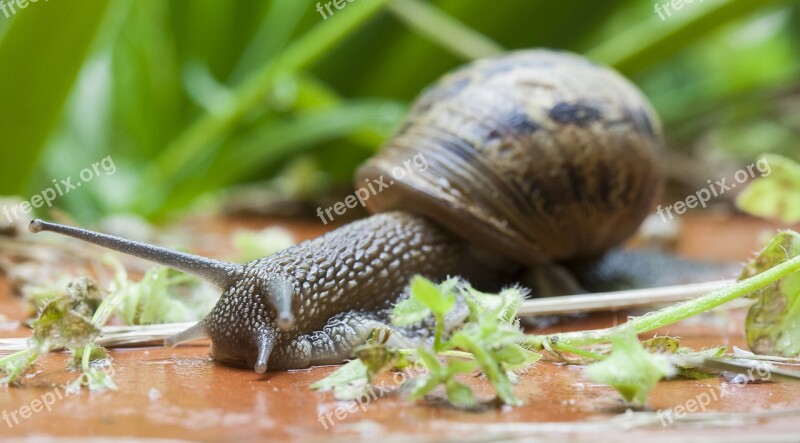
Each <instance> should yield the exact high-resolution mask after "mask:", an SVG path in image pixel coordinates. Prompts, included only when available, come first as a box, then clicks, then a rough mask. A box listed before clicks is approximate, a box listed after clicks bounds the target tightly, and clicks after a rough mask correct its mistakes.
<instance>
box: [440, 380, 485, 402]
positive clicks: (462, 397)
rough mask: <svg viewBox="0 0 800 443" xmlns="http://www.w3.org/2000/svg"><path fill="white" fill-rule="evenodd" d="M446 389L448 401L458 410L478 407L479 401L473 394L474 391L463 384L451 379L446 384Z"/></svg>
mask: <svg viewBox="0 0 800 443" xmlns="http://www.w3.org/2000/svg"><path fill="white" fill-rule="evenodd" d="M444 389H445V392H446V393H447V400H449V401H450V403H452V404H453V405H454V406H456V407H458V408H464V409H469V408H474V407H475V406H477V405H478V401H477V400H475V396H474V395H473V394H472V389H470V388H469V386H467V385H465V384H463V383H461V382H458V381H456V380H454V379H449V380H447V382H446V383H445V385H444Z"/></svg>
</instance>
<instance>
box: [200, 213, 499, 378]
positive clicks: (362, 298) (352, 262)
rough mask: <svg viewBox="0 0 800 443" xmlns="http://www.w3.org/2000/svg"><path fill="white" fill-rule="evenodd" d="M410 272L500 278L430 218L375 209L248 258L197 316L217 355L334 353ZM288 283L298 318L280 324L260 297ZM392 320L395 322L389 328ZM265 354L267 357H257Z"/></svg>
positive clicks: (377, 318)
mask: <svg viewBox="0 0 800 443" xmlns="http://www.w3.org/2000/svg"><path fill="white" fill-rule="evenodd" d="M415 274H421V275H424V276H426V277H428V278H431V279H434V280H438V281H441V280H444V279H445V278H447V277H448V276H454V275H462V276H467V277H469V278H470V280H471V281H472V283H473V284H476V285H478V286H480V285H481V283H482V282H487V281H488V282H490V281H498V280H499V279H500V278H501V277H500V272H493V271H491V270H490V268H489V267H487V266H486V265H484V264H481V263H480V261H479V260H478V259H477V258H476V257H474V256H473V255H472V254H471V252H470V250H469V248H468V246H466V245H465V243H464V242H462V241H460V240H458V239H457V238H455V237H454V236H452V235H451V234H449V233H447V232H446V231H444V230H442V229H441V228H439V227H438V226H436V225H434V224H433V223H431V222H430V221H427V220H425V219H423V218H421V217H417V216H413V215H410V214H408V213H402V212H389V213H384V214H378V215H373V216H371V217H369V218H366V219H364V220H360V221H357V222H354V223H351V224H348V225H346V226H343V227H341V228H339V229H337V230H335V231H333V232H330V233H328V234H325V235H323V236H321V237H319V238H316V239H313V240H309V241H306V242H304V243H301V244H299V245H297V246H295V247H292V248H289V249H286V250H284V251H282V252H279V253H277V254H274V255H271V256H269V257H265V258H262V259H259V260H256V261H253V262H251V263H249V264H247V265H245V267H244V272H243V275H242V276H241V278H240V279H239V280H238V281H237V282H236V283H235V284H234V286H232V287H230V288H229V289H228V290H226V291H225V292H224V293H223V294H222V297H221V298H220V300H219V302H218V303H217V305H216V306H215V307H214V309H213V310H212V311H211V313H210V314H209V315H208V317H206V319H205V320H204V321H203V324H204V325H205V328H206V332H207V333H208V335H209V337H211V340H212V342H213V345H212V354H213V355H214V357H215V358H217V359H218V360H222V361H226V362H230V363H236V364H245V365H246V366H248V367H256V366H258V364H257V363H258V357H259V351H261V350H262V347H264V346H267V347H273V346H274V348H273V349H272V350H271V352H268V350H267V349H264V351H263V352H262V355H264V354H265V355H270V357H269V361H268V364H267V367H269V368H270V369H289V368H304V367H307V366H309V365H318V364H327V363H339V362H341V361H343V360H344V359H347V358H349V357H350V356H351V353H352V350H353V348H354V347H355V346H358V345H361V344H363V343H364V342H365V341H366V339H367V338H368V337H369V334H370V333H371V331H372V330H373V329H374V328H376V327H382V326H386V327H388V324H389V312H390V310H391V307H392V306H393V305H394V304H396V303H397V302H398V301H400V300H401V299H402V298H403V297H404V296H405V293H404V289H403V288H405V286H406V285H407V284H408V282H409V280H410V279H411V277H412V276H414V275H415ZM271 281H280V282H281V284H288V285H289V286H290V287H291V293H292V297H291V304H292V311H293V313H294V316H295V325H294V328H293V329H292V330H290V331H286V332H283V331H280V329H279V328H278V326H277V325H276V324H275V321H274V319H275V318H276V312H275V309H274V308H272V307H271V306H270V304H269V303H267V302H266V301H265V299H264V296H263V294H264V293H267V292H269V291H270V282H271ZM394 329H397V328H394ZM398 332H399V333H397V334H393V335H392V336H391V338H390V340H394V342H393V344H394V345H395V346H413V345H414V344H415V343H416V340H419V339H422V338H425V336H426V335H425V333H426V332H427V331H424V330H414V331H411V330H399V331H398ZM262 363H263V362H262Z"/></svg>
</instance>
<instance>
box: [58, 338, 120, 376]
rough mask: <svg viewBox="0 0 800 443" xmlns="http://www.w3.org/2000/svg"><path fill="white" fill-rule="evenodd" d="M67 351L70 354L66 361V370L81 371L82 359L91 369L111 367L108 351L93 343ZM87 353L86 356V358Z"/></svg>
mask: <svg viewBox="0 0 800 443" xmlns="http://www.w3.org/2000/svg"><path fill="white" fill-rule="evenodd" d="M69 351H70V353H71V355H70V358H69V360H67V368H69V369H74V370H78V369H82V368H83V360H84V357H85V358H86V359H87V361H88V363H89V365H90V366H91V367H96V368H104V367H108V366H110V365H111V356H109V355H108V349H106V348H104V347H102V346H99V345H97V344H95V343H89V344H88V345H86V346H82V347H79V348H70V349H69ZM87 352H88V353H89V355H88V356H86V353H87Z"/></svg>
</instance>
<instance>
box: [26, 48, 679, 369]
mask: <svg viewBox="0 0 800 443" xmlns="http://www.w3.org/2000/svg"><path fill="white" fill-rule="evenodd" d="M662 146H663V142H662V137H661V130H660V124H659V121H658V118H657V116H656V114H655V112H654V111H653V109H652V108H651V106H650V105H649V103H648V101H647V100H646V98H645V97H644V96H643V95H642V94H641V93H640V92H639V91H638V89H637V88H636V87H635V86H633V85H632V84H631V83H630V82H629V81H627V80H626V79H625V78H623V77H622V76H621V75H620V74H618V73H616V72H614V71H613V70H611V69H610V68H607V67H604V66H601V65H598V64H596V63H593V62H591V61H589V60H586V59H584V58H582V57H580V56H578V55H575V54H571V53H566V52H556V51H550V50H523V51H517V52H510V53H507V54H503V55H501V56H497V57H494V58H488V59H483V60H478V61H476V62H473V63H471V64H469V65H467V66H465V67H462V68H460V69H458V70H456V71H454V72H453V73H450V74H448V75H446V76H445V77H443V78H442V79H441V80H440V81H438V82H437V83H435V84H434V85H433V86H431V87H430V88H428V89H427V90H426V91H424V92H423V93H422V94H421V95H420V97H419V98H418V99H417V100H416V102H415V104H414V105H413V107H412V109H411V111H410V113H409V115H408V117H407V119H406V120H405V123H404V124H403V125H402V126H401V128H400V129H399V131H398V132H397V133H396V135H395V136H394V137H392V138H391V139H390V140H388V142H387V143H386V145H385V147H384V149H382V150H381V151H380V152H379V153H378V154H377V155H376V156H375V157H373V158H371V159H369V160H368V161H367V162H366V163H365V164H364V165H363V166H362V167H361V168H360V169H359V170H358V171H357V174H356V180H355V182H356V186H359V185H360V184H362V183H369V182H372V181H374V180H382V181H385V182H386V185H385V186H383V187H382V188H383V189H381V190H380V192H379V193H376V194H375V195H373V196H372V197H371V198H370V199H369V200H368V201H367V202H366V205H367V209H368V210H369V211H370V212H371V213H372V214H373V215H371V216H369V217H367V218H364V219H362V220H358V221H355V222H352V223H350V224H347V225H344V226H342V227H340V228H338V229H335V230H333V231H330V232H328V233H327V234H324V235H322V236H321V237H318V238H316V239H312V240H309V241H306V242H303V243H300V244H298V245H296V246H293V247H290V248H288V249H285V250H283V251H281V252H278V253H276V254H273V255H271V256H268V257H264V258H261V259H258V260H255V261H253V262H250V263H247V264H234V263H226V262H221V261H217V260H213V259H209V258H204V257H199V256H195V255H190V254H186V253H182V252H177V251H173V250H169V249H166V248H161V247H158V246H152V245H147V244H143V243H139V242H134V241H130V240H125V239H122V238H119V237H114V236H110V235H105V234H100V233H95V232H91V231H87V230H83V229H78V228H74V227H69V226H63V225H58V224H53V223H48V222H44V221H41V220H34V221H32V222H31V225H30V230H31V231H32V232H39V231H52V232H56V233H60V234H65V235H68V236H71V237H75V238H78V239H81V240H85V241H88V242H90V243H94V244H97V245H100V246H103V247H106V248H110V249H113V250H116V251H119V252H122V253H126V254H130V255H134V256H137V257H140V258H143V259H146V260H150V261H153V262H157V263H160V264H163V265H166V266H169V267H172V268H175V269H178V270H180V271H183V272H186V273H189V274H193V275H195V276H198V277H200V278H203V279H205V280H207V281H209V282H210V283H212V284H214V285H215V286H216V287H218V288H219V289H220V290H221V291H222V295H221V297H220V299H219V301H218V302H217V304H216V305H215V307H214V308H213V309H212V311H211V312H210V313H209V314H208V316H207V317H206V318H205V319H203V320H202V321H200V322H199V323H198V324H196V325H195V326H193V327H191V328H190V329H188V330H186V331H184V332H182V333H180V334H177V335H176V336H174V337H171V338H169V339H167V340H166V344H167V345H169V346H175V345H176V344H178V343H182V342H186V341H189V340H194V339H198V338H205V337H207V338H210V339H211V343H212V345H211V354H212V355H213V356H214V358H215V359H217V360H220V361H223V362H227V363H231V364H236V365H244V366H246V367H250V368H253V369H255V371H256V372H258V373H263V372H264V371H266V370H267V369H268V368H269V369H291V368H304V367H308V366H312V365H320V364H331V363H340V362H342V361H343V360H345V359H347V358H349V357H351V353H352V351H353V349H354V347H356V346H358V345H361V344H363V343H364V342H365V341H366V339H367V338H368V337H369V335H370V333H371V332H372V331H373V330H374V329H375V328H379V327H390V328H391V329H393V330H394V331H395V332H396V333H394V334H392V335H391V338H390V340H395V342H394V344H395V345H397V346H401V345H402V346H404V347H407V346H408V343H415V342H418V341H419V340H422V339H425V337H426V332H425V331H423V330H422V329H424V328H423V327H419V328H409V329H399V328H395V327H391V326H389V325H388V323H389V322H388V318H389V313H390V311H391V308H392V307H393V306H394V305H395V304H396V303H397V302H399V301H400V300H402V299H403V298H404V297H406V296H407V293H408V290H407V285H408V282H409V280H410V279H411V277H412V276H414V275H416V274H420V275H423V276H425V277H428V278H430V279H432V280H435V281H442V280H444V279H445V278H447V277H448V276H461V277H464V278H465V279H466V280H468V281H470V282H471V283H472V284H473V285H474V286H475V287H478V288H483V287H485V288H488V287H499V286H502V285H507V284H510V283H513V282H515V281H518V280H519V279H520V278H521V276H522V275H523V274H524V273H525V272H526V270H528V269H546V268H547V267H548V266H551V265H553V264H557V263H571V262H576V263H577V262H586V261H591V260H595V259H599V257H601V256H603V254H604V253H605V252H606V251H608V250H610V249H612V248H614V247H615V246H617V245H619V244H620V243H621V242H622V241H624V240H625V239H626V238H628V237H629V236H630V235H631V234H632V233H633V232H634V231H635V230H636V229H637V227H638V226H639V224H640V223H641V221H642V220H643V219H644V218H645V216H646V214H647V213H648V211H649V210H650V209H651V206H652V202H653V200H654V199H655V197H656V196H657V193H658V191H659V188H660V186H661V183H662V171H661V168H660V167H659V159H660V156H661V153H662V150H663V148H662ZM415 155H424V158H425V160H426V162H427V164H428V167H427V169H426V170H425V171H424V172H420V173H416V174H408V175H406V176H405V177H403V179H398V180H391V181H389V180H386V179H387V178H389V176H390V171H391V170H392V169H393V168H394V167H396V166H398V165H402V164H403V163H404V162H406V161H408V160H409V159H411V158H413V157H414V156H415ZM391 344H392V342H390V345H391Z"/></svg>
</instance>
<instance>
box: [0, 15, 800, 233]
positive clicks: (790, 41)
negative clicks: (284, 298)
mask: <svg viewBox="0 0 800 443" xmlns="http://www.w3.org/2000/svg"><path fill="white" fill-rule="evenodd" d="M7 1H10V0H7ZM324 3H325V2H322V4H323V5H324ZM655 3H661V4H664V3H665V1H657V2H652V1H641V0H606V1H602V2H599V1H596V0H572V1H569V2H560V3H556V2H552V1H548V0H497V1H493V2H491V3H489V2H483V1H477V0H432V1H425V0H354V1H353V2H348V3H346V7H345V8H344V9H342V10H339V11H336V13H335V14H334V15H333V16H331V17H329V18H327V19H323V17H322V16H321V15H320V14H319V13H318V12H317V2H316V1H311V0H264V1H256V0H230V1H224V2H223V1H219V0H183V1H178V0H172V1H165V0H135V1H134V0H108V1H103V0H80V1H66V0H51V1H49V2H46V3H45V2H38V3H30V4H29V5H28V6H27V7H26V8H25V9H18V10H17V11H16V13H15V14H13V15H12V16H10V17H8V18H6V17H5V16H4V15H3V14H0V116H1V117H2V118H0V143H2V158H1V159H0V195H3V194H17V195H22V196H23V197H25V196H29V195H32V194H34V193H37V192H39V191H40V190H41V189H43V188H44V187H46V186H49V185H50V184H51V182H52V181H53V180H54V179H63V178H66V177H68V176H77V174H78V172H79V171H81V170H82V169H83V168H85V167H87V166H89V165H91V164H92V163H94V162H97V161H99V160H100V159H102V158H104V157H106V156H107V155H111V156H112V157H113V159H114V162H115V164H116V167H117V171H116V173H115V174H114V175H113V177H99V178H97V179H96V180H93V181H92V182H91V183H87V184H86V186H84V187H82V188H81V191H80V192H73V193H70V194H69V195H67V196H64V197H62V198H60V199H58V200H57V204H58V205H60V206H62V207H64V208H65V209H67V210H68V211H69V212H70V213H71V214H72V215H73V216H75V217H76V218H79V219H83V220H90V219H93V218H96V217H99V216H102V215H106V214H109V213H118V212H132V213H136V214H140V215H143V216H146V217H150V218H161V217H164V216H169V215H174V214H178V213H180V211H182V210H185V209H187V208H189V207H190V206H191V205H192V204H193V203H196V202H197V201H198V198H199V197H201V196H203V195H208V194H209V193H213V192H214V191H217V190H220V189H223V188H225V187H228V186H231V185H236V184H242V183H248V182H253V181H259V180H263V179H265V178H269V177H272V176H274V175H275V174H277V173H278V172H280V171H281V170H282V168H283V167H285V166H286V165H287V163H289V162H291V161H296V160H297V159H305V160H308V161H311V162H312V163H313V164H316V165H318V166H319V168H320V169H321V172H322V173H323V174H324V175H325V176H326V177H327V178H328V182H329V183H348V182H349V181H350V179H351V175H352V171H353V169H354V167H355V166H356V165H357V164H358V163H359V162H361V161H363V159H365V158H366V157H368V156H369V155H370V154H371V153H372V152H374V150H376V149H377V148H378V147H379V146H380V144H381V142H382V140H384V139H385V138H386V137H388V136H389V135H390V134H391V132H392V130H393V129H394V128H395V127H397V125H398V124H399V123H400V121H401V120H402V118H403V117H404V114H405V111H406V109H407V106H408V103H409V102H410V101H411V100H412V99H413V97H414V96H415V95H417V94H418V93H419V91H420V90H421V89H422V88H424V87H425V86H426V85H428V84H429V83H431V82H432V81H434V80H435V79H436V78H437V77H439V76H440V75H441V74H443V73H444V72H446V71H447V70H449V69H451V68H453V67H455V66H457V65H459V64H462V63H464V62H465V61H467V60H468V59H470V58H475V57H481V56H486V55H490V54H492V53H495V52H498V51H501V50H504V49H518V48H529V47H542V46H544V47H554V48H561V49H567V50H571V51H575V52H578V53H583V54H587V55H588V56H590V57H593V58H595V59H596V60H598V61H600V62H604V63H608V64H610V65H612V66H615V67H616V68H618V69H619V70H621V71H622V72H623V73H624V74H626V75H628V76H630V77H631V78H632V79H633V80H634V82H636V83H637V84H638V85H640V86H641V87H642V88H643V89H644V91H645V93H646V94H647V95H648V96H649V97H650V98H651V99H652V101H653V103H654V105H655V107H656V108H657V110H658V111H659V112H660V114H661V115H662V118H663V120H664V123H665V127H666V130H667V134H668V138H669V140H670V144H671V145H672V146H673V147H675V148H676V149H684V150H693V149H696V148H697V146H698V143H699V142H698V140H700V141H702V143H701V144H702V146H703V147H704V148H707V147H708V146H709V145H710V146H711V148H713V149H719V150H723V151H725V152H729V153H730V154H731V155H733V156H736V157H739V158H742V159H751V158H752V157H753V156H755V155H756V154H758V153H761V152H767V151H770V152H775V153H781V154H784V155H787V156H790V157H794V158H800V150H798V142H797V139H798V137H797V134H798V131H800V81H799V80H798V78H800V77H798V72H799V71H800V66H799V65H800V64H799V63H798V60H800V57H798V55H799V54H800V44H799V43H800V35H798V33H800V27H798V22H800V14H799V12H800V8H798V5H799V4H800V2H798V1H787V0H784V1H779V0H758V1H755V0H713V1H712V0H706V1H704V2H698V1H695V2H693V3H687V4H685V5H684V7H683V9H681V10H680V11H674V12H673V16H672V17H668V18H667V19H666V20H662V19H661V18H660V17H659V16H658V15H657V14H656V12H655V11H654V6H655Z"/></svg>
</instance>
